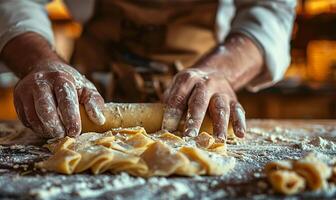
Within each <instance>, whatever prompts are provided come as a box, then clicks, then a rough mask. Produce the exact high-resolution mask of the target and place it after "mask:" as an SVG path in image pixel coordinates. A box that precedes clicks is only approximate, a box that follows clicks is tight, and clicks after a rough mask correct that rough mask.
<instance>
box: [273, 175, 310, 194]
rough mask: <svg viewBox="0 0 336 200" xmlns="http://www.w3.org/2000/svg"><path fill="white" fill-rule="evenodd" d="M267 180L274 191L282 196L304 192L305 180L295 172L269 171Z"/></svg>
mask: <svg viewBox="0 0 336 200" xmlns="http://www.w3.org/2000/svg"><path fill="white" fill-rule="evenodd" d="M268 180H269V181H270V183H271V184H272V186H273V188H274V190H275V191H277V192H279V193H282V194H287V195H291V194H296V193H299V192H301V191H303V190H304V188H305V180H304V178H302V177H301V176H299V175H298V174H297V173H295V172H291V171H286V170H275V171H271V172H270V173H269V175H268Z"/></svg>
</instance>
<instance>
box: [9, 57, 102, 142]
mask: <svg viewBox="0 0 336 200" xmlns="http://www.w3.org/2000/svg"><path fill="white" fill-rule="evenodd" d="M39 65H40V66H36V67H34V70H33V71H31V72H30V73H29V74H27V75H26V76H25V77H24V78H23V79H22V80H20V81H19V82H18V84H17V86H16V87H15V90H14V103H15V108H16V111H17V113H18V116H19V118H20V120H21V121H22V122H23V123H24V125H25V126H27V127H30V128H32V129H33V130H34V131H35V132H36V133H39V134H41V136H42V137H46V138H54V137H63V136H65V135H64V134H66V135H68V136H76V135H78V134H79V133H80V131H81V121H80V113H79V104H83V105H84V107H85V109H86V112H87V114H88V116H89V117H90V119H91V120H92V121H93V122H95V123H97V124H104V122H105V117H104V115H103V114H102V112H101V110H102V108H103V106H104V100H103V98H102V97H101V96H100V94H99V93H98V91H97V90H96V88H95V87H94V85H93V84H92V83H91V82H90V81H88V80H87V79H86V78H85V77H84V76H82V75H81V74H80V73H79V72H78V71H77V70H75V69H74V68H72V67H70V66H68V65H66V64H64V63H62V62H55V61H53V62H46V63H41V64H39Z"/></svg>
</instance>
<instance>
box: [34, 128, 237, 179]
mask: <svg viewBox="0 0 336 200" xmlns="http://www.w3.org/2000/svg"><path fill="white" fill-rule="evenodd" d="M46 146H47V147H48V148H49V149H50V151H51V152H52V153H53V155H52V156H51V157H50V158H49V159H47V160H45V161H42V162H40V163H37V167H40V168H43V169H46V170H50V171H55V172H59V173H64V174H74V173H81V172H84V171H87V170H91V172H92V173H93V174H99V173H103V172H105V171H109V172H111V173H117V172H120V171H124V172H128V173H130V174H132V175H135V176H141V177H149V176H170V175H173V174H176V175H185V176H193V175H203V174H204V175H222V174H225V173H227V172H228V171H230V170H231V169H232V168H233V167H234V165H235V159H234V158H233V157H228V156H227V155H226V154H225V153H226V149H225V145H224V144H223V143H216V142H215V139H214V138H213V136H211V135H209V134H207V133H202V134H201V135H200V136H199V137H198V139H195V138H190V137H184V138H181V137H178V136H176V135H174V134H171V133H169V132H165V131H161V132H157V133H154V134H147V133H146V131H145V130H144V129H143V128H139V127H134V128H125V129H120V128H117V129H112V130H110V131H107V132H105V133H92V132H90V133H84V134H82V135H80V136H78V137H77V138H69V137H65V138H62V139H59V140H58V141H54V142H53V143H51V144H48V145H46Z"/></svg>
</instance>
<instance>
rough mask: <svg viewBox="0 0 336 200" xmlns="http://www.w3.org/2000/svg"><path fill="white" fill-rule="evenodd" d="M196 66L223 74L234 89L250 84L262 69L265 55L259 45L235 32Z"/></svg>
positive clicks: (209, 71)
mask: <svg viewBox="0 0 336 200" xmlns="http://www.w3.org/2000/svg"><path fill="white" fill-rule="evenodd" d="M194 67H195V68H199V69H202V70H203V71H206V72H208V73H216V74H222V75H223V77H224V78H225V79H226V80H227V81H228V82H229V83H230V85H231V87H232V88H233V89H234V90H238V89H239V88H241V87H243V86H245V85H246V84H248V83H249V82H250V81H251V80H252V79H253V78H255V77H256V76H257V75H258V74H260V72H261V71H262V67H263V56H262V52H261V51H260V50H259V48H258V47H257V45H256V44H255V43H254V42H253V41H252V40H251V39H250V38H248V37H246V36H244V35H242V34H233V35H230V36H229V37H228V39H227V40H226V41H225V42H224V43H223V44H220V45H218V46H217V47H215V48H214V49H213V50H212V51H211V52H210V53H208V54H207V55H205V56H204V57H203V58H202V59H201V60H200V61H199V62H198V63H197V64H196V65H194Z"/></svg>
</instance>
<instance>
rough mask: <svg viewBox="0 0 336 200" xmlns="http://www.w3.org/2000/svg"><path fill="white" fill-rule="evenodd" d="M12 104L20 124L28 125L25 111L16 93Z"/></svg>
mask: <svg viewBox="0 0 336 200" xmlns="http://www.w3.org/2000/svg"><path fill="white" fill-rule="evenodd" d="M14 106H15V111H16V114H17V116H18V118H19V119H20V121H21V122H22V124H23V125H25V126H26V127H30V124H29V123H28V121H27V119H26V116H25V113H24V109H23V104H22V102H21V99H20V97H18V96H16V95H14Z"/></svg>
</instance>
